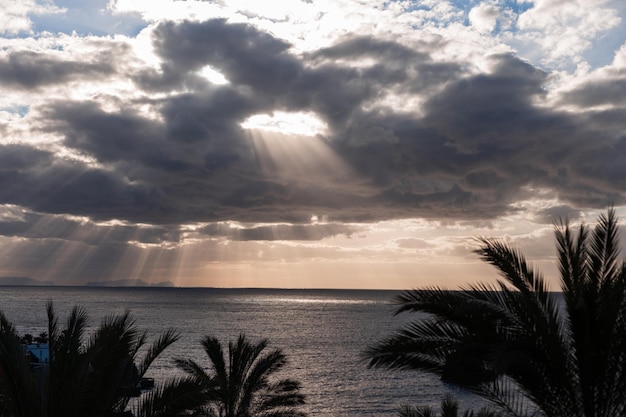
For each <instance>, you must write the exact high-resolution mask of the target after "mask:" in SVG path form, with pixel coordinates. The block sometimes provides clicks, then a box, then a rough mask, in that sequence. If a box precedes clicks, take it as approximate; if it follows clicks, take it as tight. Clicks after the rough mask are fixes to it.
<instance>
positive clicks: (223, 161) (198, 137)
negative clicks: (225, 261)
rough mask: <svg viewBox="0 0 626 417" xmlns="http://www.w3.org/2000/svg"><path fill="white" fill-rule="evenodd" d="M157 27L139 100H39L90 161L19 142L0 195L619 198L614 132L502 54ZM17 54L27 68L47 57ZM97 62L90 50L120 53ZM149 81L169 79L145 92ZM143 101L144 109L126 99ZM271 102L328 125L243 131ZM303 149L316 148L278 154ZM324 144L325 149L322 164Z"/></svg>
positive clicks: (62, 202)
mask: <svg viewBox="0 0 626 417" xmlns="http://www.w3.org/2000/svg"><path fill="white" fill-rule="evenodd" d="M153 37H154V43H155V47H156V53H157V55H158V56H159V57H160V59H161V65H160V70H159V71H157V72H154V73H152V75H151V77H152V78H150V80H148V79H147V78H145V77H143V76H145V74H146V73H145V72H143V70H141V69H139V70H137V71H134V72H132V73H131V79H133V80H135V82H137V84H138V85H139V86H141V87H142V88H144V90H143V91H144V94H146V95H147V96H146V97H145V98H138V99H135V100H131V101H128V102H126V103H121V102H120V103H119V104H118V105H117V108H113V109H105V108H104V107H103V106H101V105H98V104H97V103H96V102H93V101H76V100H65V101H52V102H49V103H46V104H42V105H40V106H39V108H38V112H37V113H36V114H37V115H38V116H37V117H38V120H39V125H40V129H42V131H44V132H46V134H50V135H53V136H55V137H59V138H61V140H62V142H61V143H62V145H63V146H64V147H66V148H67V149H68V150H70V151H71V154H75V155H83V156H86V157H87V158H92V159H93V161H95V164H90V163H87V162H80V163H74V164H68V163H66V162H64V161H62V160H59V159H57V157H56V155H55V154H54V153H52V152H51V153H41V152H39V153H37V152H33V151H32V150H30V149H29V148H27V147H22V148H20V153H24V155H26V154H28V153H32V154H36V155H39V157H40V158H44V159H45V163H44V162H40V165H39V166H38V165H34V166H33V165H30V166H24V167H22V168H20V169H21V170H22V171H23V173H22V174H21V176H20V177H19V179H18V180H17V183H16V184H10V185H8V186H7V187H6V189H5V190H4V193H3V194H4V195H5V198H4V200H3V201H4V202H5V203H10V204H20V205H24V206H25V207H29V208H32V209H34V210H37V211H51V212H53V213H68V214H74V215H81V216H90V217H93V218H94V219H99V220H110V219H120V220H128V221H134V222H148V223H151V222H154V223H158V224H167V223H171V222H172V221H175V222H181V223H186V222H206V221H211V222H212V221H227V220H236V221H242V222H258V221H261V222H269V223H274V222H295V223H306V222H308V220H309V219H310V217H311V215H314V214H317V215H326V216H328V218H329V219H331V220H336V221H348V222H363V221H378V220H386V219H395V218H409V217H413V216H423V217H426V218H446V217H454V218H467V219H478V218H492V217H498V216H502V215H504V214H506V213H508V212H511V211H512V210H514V209H513V208H512V206H511V204H512V203H514V202H515V201H517V200H518V199H520V198H529V196H530V195H531V192H530V190H531V189H533V188H541V189H544V188H548V189H552V190H554V192H555V193H556V194H557V195H558V196H559V197H560V198H562V199H563V200H564V201H567V202H570V203H572V204H581V205H584V206H592V207H600V206H603V205H605V204H606V203H607V201H613V202H614V203H616V204H618V203H620V202H621V201H622V194H623V192H624V188H623V181H621V180H620V178H623V174H624V170H623V168H621V167H622V166H626V165H625V164H624V163H623V162H624V161H623V158H622V155H623V153H620V152H614V149H615V147H617V148H618V149H621V147H622V146H623V140H622V139H621V138H620V137H619V136H614V135H611V134H609V133H608V132H605V133H603V134H602V135H598V134H597V133H595V132H594V125H593V124H594V123H595V122H594V118H597V117H600V115H599V114H596V115H595V116H593V117H591V116H589V115H580V114H568V113H566V112H562V111H560V110H559V109H558V108H550V107H548V106H547V105H545V104H544V105H540V104H541V103H548V98H547V93H546V89H545V85H546V83H547V82H548V81H549V78H548V74H547V73H546V72H545V71H542V70H539V69H537V68H536V67H534V66H533V65H531V64H530V63H528V62H526V61H523V60H521V59H519V58H517V57H515V56H513V55H511V54H492V55H489V56H487V57H485V58H484V59H483V63H482V64H481V67H468V66H461V65H460V64H459V63H457V62H453V61H449V60H445V59H441V58H437V59H435V58H434V55H433V54H434V52H435V51H436V49H437V47H438V45H437V44H432V43H417V44H415V45H413V46H411V47H409V46H407V45H403V44H399V43H396V42H394V41H392V40H382V39H374V38H372V37H362V36H353V37H346V38H344V39H343V40H342V41H341V42H340V43H338V44H336V45H334V46H331V47H325V48H322V49H320V50H318V51H316V52H313V53H306V54H296V53H294V52H293V51H292V50H291V48H290V44H289V43H288V42H287V41H285V40H281V39H277V38H275V37H274V36H272V35H271V34H269V33H266V32H263V31H261V30H259V29H257V28H255V27H253V26H251V25H248V24H241V23H229V22H227V21H226V20H224V19H214V20H209V21H204V22H189V21H185V22H179V23H172V22H166V23H161V24H158V25H156V26H155V28H154V34H153ZM106 46H107V45H106V44H104V43H103V44H102V45H101V47H102V48H105V47H106ZM111 46H112V47H113V48H117V47H118V46H119V45H118V43H113V44H112V45H111ZM114 50H116V49H114ZM100 56H108V52H102V54H101V55H100ZM29 58H30V59H31V61H30V63H29V67H30V68H37V67H38V64H39V63H44V64H45V63H46V62H49V61H50V58H49V57H46V56H45V55H30V56H29ZM99 61H101V62H102V64H104V61H105V60H104V59H98V58H97V59H96V63H95V64H89V65H93V67H94V68H103V67H104V68H106V70H107V71H113V72H119V71H120V68H122V67H121V63H115V64H114V65H115V66H113V67H112V66H111V65H109V66H106V65H101V64H100V62H99ZM65 65H67V67H69V68H72V65H71V62H70V63H67V62H66V63H65V64H64V65H62V66H61V68H66V67H65ZM207 65H210V66H211V67H212V68H215V69H216V70H218V71H220V72H221V73H222V74H223V75H224V76H225V77H226V79H228V80H229V81H230V83H229V84H225V85H214V84H211V82H210V81H208V80H204V81H202V80H200V79H199V78H198V75H197V71H198V70H199V69H201V68H203V67H204V66H207ZM53 73H54V72H53ZM58 73H59V74H60V75H59V76H58V80H63V79H64V77H65V78H67V77H69V76H70V75H68V74H76V75H75V76H78V71H76V68H74V69H73V70H71V71H67V70H65V71H64V70H59V71H58ZM142 74H143V75H142ZM73 76H74V75H73ZM133 77H134V78H133ZM27 78H28V79H32V80H38V81H37V82H38V83H40V84H45V82H44V81H42V80H41V79H39V78H37V77H36V76H33V77H27ZM164 80H168V81H167V82H166V81H164ZM29 82H31V83H36V82H35V81H29ZM50 82H52V81H50ZM190 85H193V87H194V88H193V90H188V89H187V87H189V86H190ZM618 85H619V84H618ZM185 86H187V87H185ZM580 88H582V87H580ZM580 88H579V89H580ZM181 90H182V91H181ZM155 91H162V92H164V93H165V94H164V95H161V96H160V97H158V98H157V97H155V98H151V99H147V97H150V94H153V92H155ZM569 94H573V93H569ZM583 95H585V97H590V96H589V95H588V94H584V93H583ZM407 96H409V97H412V98H413V99H415V100H417V101H416V103H415V104H414V105H413V111H408V110H407V111H397V110H394V108H393V103H394V102H395V101H403V100H404V99H405V97H407ZM605 97H609V98H610V96H605ZM120 98H121V97H120ZM145 105H148V106H150V108H152V111H151V112H145V111H140V110H139V109H140V108H141V106H145ZM273 111H307V112H311V113H312V114H314V115H316V116H318V117H319V118H320V119H321V120H322V121H323V122H325V123H326V124H327V125H328V129H329V130H328V132H327V133H325V136H324V137H318V138H310V139H305V138H303V137H294V138H292V139H293V140H292V141H291V142H290V141H289V140H290V139H289V138H288V137H286V136H282V137H281V136H280V135H274V139H272V138H270V137H269V136H267V135H266V136H267V137H265V139H254V136H253V135H252V136H251V135H250V133H249V132H247V131H246V130H244V129H243V128H242V127H241V123H242V122H243V121H244V120H246V119H247V118H248V117H249V116H252V115H254V114H263V113H267V114H269V113H272V112H273ZM604 116H605V117H608V115H606V114H605V115H604ZM616 117H617V115H616ZM598 123H599V122H598ZM615 123H618V122H617V121H616V122H615ZM591 135H593V136H594V138H595V139H594V141H593V142H591V141H589V140H588V137H590V136H591ZM258 137H259V138H262V136H258ZM298 141H299V142H300V144H299V145H295V144H297V143H298ZM305 141H308V142H305ZM279 148H280V149H282V150H281V151H279V150H278V149H279ZM3 150H4V151H6V152H16V151H15V149H14V148H4V149H3ZM303 151H308V152H317V153H318V155H317V156H316V155H314V154H309V157H308V158H303V162H302V163H299V164H293V163H289V162H288V160H289V159H295V158H299V156H298V152H303ZM42 155H43V156H42ZM30 157H32V156H30ZM315 158H320V159H319V161H318V162H315V161H316V159H315ZM322 158H323V159H322ZM329 158H334V159H336V161H337V162H336V163H333V164H330V163H328V162H323V161H329ZM304 161H308V162H304ZM600 161H601V162H600ZM320 168H322V169H320ZM17 172H18V171H17V169H16V170H15V171H14V173H15V175H14V176H13V177H11V178H18V177H17V176H16V175H17ZM294 174H297V175H294ZM50 179H55V181H54V182H51V180H50ZM17 187H19V189H20V190H22V189H25V188H27V189H28V188H29V187H30V188H31V189H32V190H33V191H32V192H26V193H24V192H18V190H17ZM294 233H295V232H294Z"/></svg>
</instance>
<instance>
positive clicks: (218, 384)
mask: <svg viewBox="0 0 626 417" xmlns="http://www.w3.org/2000/svg"><path fill="white" fill-rule="evenodd" d="M202 346H203V347H204V351H205V352H206V354H207V356H208V357H209V372H208V373H207V372H206V371H205V370H204V369H203V368H202V366H201V365H199V364H198V363H196V362H194V361H193V360H177V363H178V366H179V367H180V368H181V369H183V370H184V371H186V372H187V373H188V374H189V375H191V376H193V377H194V378H195V379H196V380H197V381H198V383H200V384H201V385H202V386H204V387H205V389H206V392H207V393H208V395H209V396H210V397H211V400H210V401H209V404H208V405H207V407H206V408H205V413H206V415H208V416H211V417H270V416H271V417H303V416H306V414H305V413H304V412H301V411H299V410H298V407H299V406H301V405H303V404H304V395H302V394H301V393H300V384H299V383H298V382H297V381H294V380H291V379H280V380H276V379H275V378H272V377H274V375H275V374H276V373H277V372H278V371H280V370H281V369H282V368H283V367H284V365H285V364H286V363H287V359H286V357H285V355H284V354H283V353H282V351H281V350H279V349H275V350H271V351H269V352H267V351H266V348H267V341H266V340H261V341H259V342H258V343H252V342H250V341H248V340H247V339H246V337H245V336H244V335H240V336H239V338H238V339H237V341H236V342H234V343H233V342H232V341H231V342H229V343H228V352H227V354H226V355H227V356H226V355H225V353H224V351H223V349H222V345H221V343H220V342H219V340H218V339H217V338H215V337H213V336H206V337H205V338H204V339H203V340H202Z"/></svg>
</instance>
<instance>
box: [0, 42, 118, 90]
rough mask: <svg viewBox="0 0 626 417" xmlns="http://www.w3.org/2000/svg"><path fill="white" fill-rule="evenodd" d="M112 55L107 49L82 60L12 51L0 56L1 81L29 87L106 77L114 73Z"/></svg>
mask: <svg viewBox="0 0 626 417" xmlns="http://www.w3.org/2000/svg"><path fill="white" fill-rule="evenodd" d="M113 56H115V54H114V51H106V52H103V53H101V54H100V56H96V57H91V59H90V62H85V61H84V60H80V61H66V60H63V58H61V57H59V56H58V55H56V56H55V55H53V54H42V53H37V52H31V51H14V52H11V53H9V54H7V55H6V56H4V57H2V59H0V84H2V85H4V86H6V87H14V88H23V89H30V90H32V89H36V88H38V87H41V86H47V85H51V84H60V83H66V82H68V81H73V80H80V79H93V78H94V77H100V76H107V75H111V74H112V73H113V72H114V67H113V65H112V58H113ZM94 58H95V59H94ZM94 61H95V62H94Z"/></svg>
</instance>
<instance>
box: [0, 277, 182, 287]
mask: <svg viewBox="0 0 626 417" xmlns="http://www.w3.org/2000/svg"><path fill="white" fill-rule="evenodd" d="M0 286H24V287H48V286H59V285H58V284H56V283H54V282H52V281H41V280H38V279H34V278H30V277H0ZM84 286H86V287H175V285H174V283H173V282H172V281H161V282H156V283H154V284H152V283H150V282H146V281H144V280H141V279H116V280H112V281H91V282H88V283H86V284H84Z"/></svg>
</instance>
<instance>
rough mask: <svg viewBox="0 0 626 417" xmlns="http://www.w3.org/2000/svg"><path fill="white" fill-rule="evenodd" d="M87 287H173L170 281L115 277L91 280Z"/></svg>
mask: <svg viewBox="0 0 626 417" xmlns="http://www.w3.org/2000/svg"><path fill="white" fill-rule="evenodd" d="M85 286H87V287H174V283H173V282H172V281H161V282H156V283H154V284H152V283H150V282H146V281H144V280H141V279H116V280H113V281H91V282H88V283H86V284H85Z"/></svg>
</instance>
